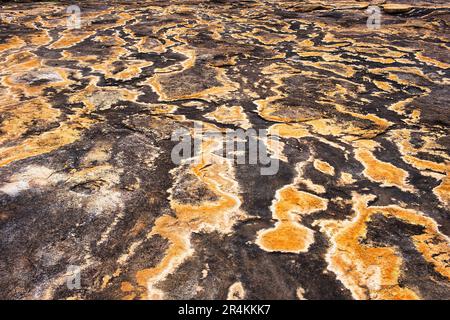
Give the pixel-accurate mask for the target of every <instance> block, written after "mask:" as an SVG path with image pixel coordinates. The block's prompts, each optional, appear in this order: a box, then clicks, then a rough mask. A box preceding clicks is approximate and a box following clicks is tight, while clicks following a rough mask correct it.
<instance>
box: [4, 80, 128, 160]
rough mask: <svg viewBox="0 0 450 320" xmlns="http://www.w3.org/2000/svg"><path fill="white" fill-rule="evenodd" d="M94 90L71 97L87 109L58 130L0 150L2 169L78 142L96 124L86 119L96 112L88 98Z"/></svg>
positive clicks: (88, 89)
mask: <svg viewBox="0 0 450 320" xmlns="http://www.w3.org/2000/svg"><path fill="white" fill-rule="evenodd" d="M94 88H95V86H92V85H90V86H88V87H87V89H85V90H83V91H81V92H79V93H77V94H74V95H73V96H71V98H70V100H71V101H72V102H83V103H84V105H85V107H84V108H81V109H78V110H77V111H76V113H75V114H73V115H70V116H69V117H68V120H67V121H66V122H63V123H61V124H60V126H59V127H58V128H56V129H53V130H51V131H47V132H44V133H42V134H40V135H37V136H31V137H29V138H27V139H25V140H24V141H22V142H21V143H20V144H19V145H14V146H10V147H4V148H0V167H2V166H5V165H8V164H9V163H11V162H14V161H18V160H22V159H26V158H29V157H34V156H38V155H42V154H46V153H49V152H52V151H54V150H56V149H59V148H60V147H62V146H65V145H68V144H71V143H73V142H75V141H76V140H78V139H79V138H80V136H81V134H82V131H83V130H85V129H87V128H89V127H90V126H91V125H92V124H94V123H95V120H91V119H89V118H87V117H85V116H86V115H87V114H89V113H91V112H92V111H93V110H95V107H96V106H95V104H93V103H92V102H91V101H90V100H89V96H86V95H87V94H88V92H89V91H92V90H94ZM123 90H124V92H125V94H131V93H130V92H129V91H128V90H126V89H123ZM132 96H133V95H132Z"/></svg>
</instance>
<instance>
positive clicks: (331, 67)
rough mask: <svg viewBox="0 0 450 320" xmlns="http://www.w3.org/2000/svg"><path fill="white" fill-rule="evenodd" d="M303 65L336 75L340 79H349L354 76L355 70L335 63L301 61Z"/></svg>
mask: <svg viewBox="0 0 450 320" xmlns="http://www.w3.org/2000/svg"><path fill="white" fill-rule="evenodd" d="M303 64H304V65H307V66H312V67H315V68H317V69H320V70H325V71H329V72H332V73H334V74H337V75H339V76H342V77H346V78H351V77H353V76H354V75H355V73H356V70H355V68H354V67H351V66H348V65H346V64H343V63H337V62H310V61H303Z"/></svg>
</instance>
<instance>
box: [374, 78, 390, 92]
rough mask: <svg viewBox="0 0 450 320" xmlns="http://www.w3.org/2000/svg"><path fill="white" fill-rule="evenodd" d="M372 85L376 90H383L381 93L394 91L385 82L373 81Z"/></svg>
mask: <svg viewBox="0 0 450 320" xmlns="http://www.w3.org/2000/svg"><path fill="white" fill-rule="evenodd" d="M373 84H374V85H376V86H377V88H378V89H380V90H383V91H387V92H394V91H395V89H394V88H393V87H392V86H391V84H390V83H389V82H386V81H378V80H373Z"/></svg>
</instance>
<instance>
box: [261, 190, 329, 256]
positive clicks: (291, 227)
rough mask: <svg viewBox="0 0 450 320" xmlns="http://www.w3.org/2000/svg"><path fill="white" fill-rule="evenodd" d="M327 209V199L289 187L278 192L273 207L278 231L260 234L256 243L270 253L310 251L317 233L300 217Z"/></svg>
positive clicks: (267, 231) (264, 231)
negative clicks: (303, 222) (304, 223)
mask: <svg viewBox="0 0 450 320" xmlns="http://www.w3.org/2000/svg"><path fill="white" fill-rule="evenodd" d="M326 208H327V200H325V199H322V198H320V197H317V196H315V195H313V194H310V193H307V192H304V191H298V190H297V189H295V188H294V187H293V186H290V185H289V186H286V187H283V188H282V189H280V190H278V191H277V194H276V198H275V200H274V203H273V205H272V212H273V218H274V219H276V220H278V222H277V223H276V224H275V227H274V228H271V229H266V230H262V231H259V232H258V236H257V239H256V244H257V245H258V246H259V247H260V248H261V249H263V250H265V251H269V252H275V251H277V252H292V253H300V252H306V251H308V249H309V246H310V245H311V244H312V243H313V242H314V231H312V230H311V229H309V228H307V227H305V226H303V225H301V224H300V223H298V222H297V221H296V220H297V219H299V217H298V216H300V217H301V216H303V215H308V214H311V213H314V212H317V211H321V210H325V209H326Z"/></svg>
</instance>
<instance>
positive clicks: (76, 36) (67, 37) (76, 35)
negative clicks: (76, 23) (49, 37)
mask: <svg viewBox="0 0 450 320" xmlns="http://www.w3.org/2000/svg"><path fill="white" fill-rule="evenodd" d="M93 34H94V32H93V31H86V30H82V31H81V30H80V31H76V30H66V31H64V32H63V33H62V36H61V37H60V38H59V39H58V40H56V41H55V42H53V43H52V44H51V45H50V46H49V48H51V49H64V48H69V47H72V46H74V45H76V44H78V43H80V42H81V41H83V40H86V39H87V38H89V37H90V36H92V35H93Z"/></svg>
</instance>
